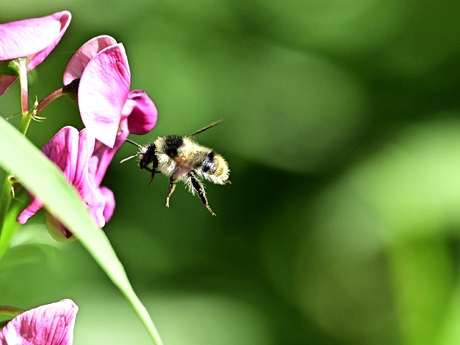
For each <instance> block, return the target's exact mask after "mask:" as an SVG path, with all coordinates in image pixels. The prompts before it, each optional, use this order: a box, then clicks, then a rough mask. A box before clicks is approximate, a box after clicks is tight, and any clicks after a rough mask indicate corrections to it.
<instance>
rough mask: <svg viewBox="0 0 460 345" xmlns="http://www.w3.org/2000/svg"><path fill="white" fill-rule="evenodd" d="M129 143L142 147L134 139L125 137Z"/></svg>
mask: <svg viewBox="0 0 460 345" xmlns="http://www.w3.org/2000/svg"><path fill="white" fill-rule="evenodd" d="M125 141H127V142H128V143H130V144H133V145H134V146H137V147H138V148H142V145H140V144H138V143H136V142H135V141H132V140H131V139H125Z"/></svg>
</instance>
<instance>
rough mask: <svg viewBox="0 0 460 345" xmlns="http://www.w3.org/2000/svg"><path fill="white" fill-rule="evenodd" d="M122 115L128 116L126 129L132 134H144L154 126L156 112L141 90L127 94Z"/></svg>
mask: <svg viewBox="0 0 460 345" xmlns="http://www.w3.org/2000/svg"><path fill="white" fill-rule="evenodd" d="M123 115H126V116H128V129H129V132H130V133H133V134H139V135H142V134H146V133H148V132H150V130H151V129H152V128H153V127H154V126H155V124H156V122H157V118H158V111H157V108H156V107H155V104H154V103H153V101H152V100H151V99H150V97H149V96H147V94H146V93H145V92H144V91H142V90H134V91H131V92H130V93H129V96H128V100H127V101H126V104H125V106H124V108H123Z"/></svg>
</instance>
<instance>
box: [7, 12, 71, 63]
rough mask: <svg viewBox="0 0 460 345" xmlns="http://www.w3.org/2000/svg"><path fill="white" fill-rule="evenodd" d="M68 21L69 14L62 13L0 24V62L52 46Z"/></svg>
mask: <svg viewBox="0 0 460 345" xmlns="http://www.w3.org/2000/svg"><path fill="white" fill-rule="evenodd" d="M70 20H71V14H70V13H69V12H67V11H62V12H57V13H54V14H52V15H49V16H46V17H40V18H31V19H24V20H19V21H16V22H11V23H6V24H0V60H12V59H16V58H19V57H28V56H32V55H35V54H37V53H38V52H40V51H43V50H45V49H46V48H47V47H50V46H52V45H53V44H54V43H55V41H56V40H58V41H59V39H60V38H61V37H62V34H63V32H62V31H63V30H64V31H65V29H66V28H67V26H68V25H69V23H70ZM58 38H59V39H58ZM56 43H57V42H56ZM54 46H55V44H54ZM54 46H53V47H54Z"/></svg>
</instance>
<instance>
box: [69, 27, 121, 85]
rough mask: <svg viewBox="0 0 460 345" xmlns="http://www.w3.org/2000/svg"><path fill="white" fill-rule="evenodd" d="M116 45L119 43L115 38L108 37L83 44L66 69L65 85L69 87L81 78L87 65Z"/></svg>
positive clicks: (101, 37)
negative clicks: (104, 50) (105, 50)
mask: <svg viewBox="0 0 460 345" xmlns="http://www.w3.org/2000/svg"><path fill="white" fill-rule="evenodd" d="M116 44H117V41H116V40H115V39H114V38H113V37H110V36H107V35H101V36H97V37H94V38H92V39H90V40H89V41H88V42H86V43H85V44H83V45H82V46H81V47H80V49H78V50H77V52H76V53H75V54H74V55H73V56H72V58H71V59H70V61H69V63H68V64H67V66H66V68H65V71H64V76H63V80H64V85H68V84H70V83H71V82H72V81H73V80H75V79H78V78H80V77H81V75H82V74H83V71H84V70H85V68H86V65H88V63H89V62H90V61H91V59H92V58H93V57H94V56H96V54H97V53H99V52H100V51H101V50H103V49H105V48H107V47H110V46H113V45H116Z"/></svg>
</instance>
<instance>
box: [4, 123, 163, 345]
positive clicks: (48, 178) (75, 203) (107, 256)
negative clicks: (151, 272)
mask: <svg viewBox="0 0 460 345" xmlns="http://www.w3.org/2000/svg"><path fill="white" fill-rule="evenodd" d="M0 152H1V154H0V166H1V167H2V168H3V169H4V170H5V171H8V172H10V173H11V174H12V175H14V176H15V177H16V179H17V180H18V181H19V182H20V183H21V184H22V185H23V186H24V187H25V188H26V189H27V190H28V191H30V192H31V193H32V194H34V195H36V196H37V197H38V198H39V199H40V200H41V201H42V203H43V204H44V205H45V207H46V208H47V209H48V211H50V212H51V213H53V214H54V215H56V216H57V217H58V218H59V219H60V220H61V222H62V223H63V224H64V225H65V226H66V227H67V228H68V229H70V230H71V231H72V232H73V233H74V234H75V235H76V236H77V237H78V238H79V239H80V241H81V243H82V244H83V245H84V246H85V247H86V249H87V250H88V252H89V253H90V254H91V255H92V256H93V258H94V259H95V260H96V262H97V263H98V264H99V265H100V266H101V268H102V269H103V270H104V271H105V272H106V274H107V275H108V277H109V278H110V279H111V280H112V281H113V283H114V284H115V285H116V286H117V287H118V288H119V289H120V290H121V292H122V293H123V294H124V295H125V297H126V298H127V300H128V301H129V302H130V304H131V305H132V307H133V309H134V310H135V312H136V313H137V315H138V316H139V318H140V319H141V321H142V323H143V324H144V326H145V327H146V328H147V331H148V332H149V334H150V336H151V337H152V339H153V340H154V342H155V344H156V345H161V344H162V341H161V339H160V336H159V334H158V331H157V330H156V328H155V325H154V324H153V322H152V320H151V318H150V316H149V314H148V312H147V310H146V309H145V307H144V305H143V304H142V303H141V301H140V300H139V298H138V297H137V295H136V293H135V292H134V290H133V288H132V286H131V284H130V282H129V280H128V277H127V276H126V272H125V270H124V268H123V266H122V264H121V262H120V261H119V260H118V258H117V256H116V254H115V251H114V250H113V248H112V246H111V245H110V242H109V240H108V239H107V237H106V236H105V234H104V232H103V231H102V230H101V229H99V228H98V227H97V226H96V224H95V223H94V221H93V219H92V218H91V216H90V214H89V213H88V211H87V209H86V208H85V207H84V205H83V202H82V201H81V198H80V197H79V195H78V193H77V192H76V190H75V189H74V188H73V187H72V186H71V185H70V184H69V183H68V182H67V180H66V179H65V178H64V176H63V174H62V172H61V171H60V170H59V169H58V168H57V167H56V166H55V165H54V164H53V163H52V162H51V161H50V160H48V158H47V157H45V155H43V154H42V153H41V151H40V150H39V149H37V148H36V147H35V146H34V145H33V144H32V143H31V142H30V141H29V140H28V139H27V138H25V137H23V136H22V135H21V134H20V133H19V131H18V130H16V129H15V128H14V127H13V126H12V125H11V124H10V123H8V122H7V121H6V120H5V119H4V118H2V117H0Z"/></svg>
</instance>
